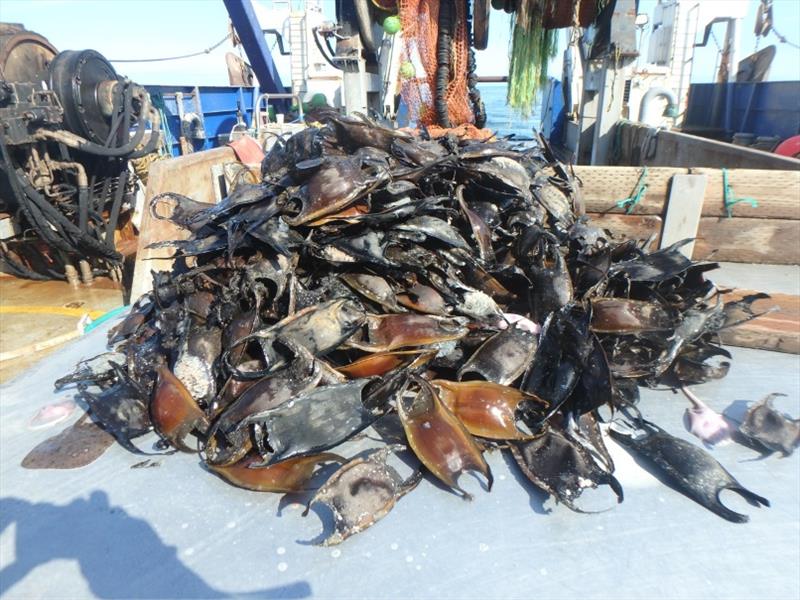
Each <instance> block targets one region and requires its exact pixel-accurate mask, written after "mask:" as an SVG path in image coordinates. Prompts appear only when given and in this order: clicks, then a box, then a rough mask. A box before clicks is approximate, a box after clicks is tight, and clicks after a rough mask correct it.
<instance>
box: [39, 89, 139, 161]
mask: <svg viewBox="0 0 800 600" xmlns="http://www.w3.org/2000/svg"><path fill="white" fill-rule="evenodd" d="M146 114H151V107H150V101H149V100H148V99H147V95H146V94H145V95H144V97H143V102H142V109H141V110H140V111H139V117H138V118H137V120H136V133H135V134H133V137H132V138H131V139H130V140H129V141H128V142H127V143H126V144H123V145H122V146H119V147H117V148H106V147H105V146H102V145H100V144H95V143H94V142H90V141H89V140H87V139H86V138H83V137H81V136H79V135H75V134H74V133H69V132H67V131H48V130H46V129H43V130H41V131H39V132H37V133H36V135H35V136H34V138H36V139H46V138H49V139H52V140H55V141H57V142H61V143H62V144H64V145H65V146H69V147H70V148H75V149H76V150H80V151H81V152H87V153H89V154H96V155H98V156H105V157H108V158H117V157H122V156H126V155H128V154H130V153H131V152H133V151H134V150H135V149H136V147H137V146H138V145H139V144H140V143H141V141H142V138H143V137H144V133H145V126H144V122H145V115H146Z"/></svg>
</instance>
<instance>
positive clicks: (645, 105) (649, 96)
mask: <svg viewBox="0 0 800 600" xmlns="http://www.w3.org/2000/svg"><path fill="white" fill-rule="evenodd" d="M656 98H664V99H665V100H666V101H667V109H666V110H665V111H664V115H665V116H670V117H671V116H674V115H675V114H676V113H677V111H678V98H677V96H675V92H673V91H672V90H671V89H669V88H665V87H660V86H659V87H651V88H650V89H649V90H647V92H645V94H644V96H643V97H642V103H641V104H640V105H639V122H640V123H647V119H648V117H649V116H650V105H651V104H652V102H653V100H655V99H656Z"/></svg>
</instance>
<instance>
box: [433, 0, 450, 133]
mask: <svg viewBox="0 0 800 600" xmlns="http://www.w3.org/2000/svg"><path fill="white" fill-rule="evenodd" d="M452 46H453V0H443V1H442V2H441V4H440V5H439V36H438V39H437V40H436V86H435V90H434V99H433V105H434V108H435V110H436V119H437V120H438V121H439V124H440V125H441V126H442V127H452V126H453V125H452V123H451V122H450V114H449V113H448V110H447V98H446V93H447V85H448V83H450V51H451V49H452Z"/></svg>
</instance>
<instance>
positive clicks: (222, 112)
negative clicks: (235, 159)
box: [145, 85, 258, 156]
mask: <svg viewBox="0 0 800 600" xmlns="http://www.w3.org/2000/svg"><path fill="white" fill-rule="evenodd" d="M145 87H146V88H147V91H148V92H149V93H150V98H151V100H152V102H153V104H154V106H156V107H157V108H158V109H159V110H161V119H162V129H163V130H166V133H167V135H166V137H167V139H166V142H167V144H168V146H169V148H170V152H171V154H172V155H173V156H179V155H180V145H179V142H178V138H179V137H180V135H181V123H180V117H179V112H180V111H179V110H178V102H177V96H176V92H180V93H182V94H183V112H184V114H188V113H196V114H199V115H200V116H201V117H202V124H203V137H202V139H194V138H191V137H189V138H188V139H189V141H190V143H191V145H192V147H193V149H194V150H195V151H200V150H208V149H210V148H216V147H218V146H221V145H224V144H225V143H226V142H227V141H228V136H229V135H230V133H231V129H233V127H234V126H235V125H236V123H237V121H238V115H241V117H242V120H243V121H244V123H245V125H246V126H247V127H248V128H249V127H250V126H251V125H252V122H253V111H254V108H255V107H254V99H255V98H257V97H258V88H252V87H229V86H199V87H193V86H172V85H148V86H145Z"/></svg>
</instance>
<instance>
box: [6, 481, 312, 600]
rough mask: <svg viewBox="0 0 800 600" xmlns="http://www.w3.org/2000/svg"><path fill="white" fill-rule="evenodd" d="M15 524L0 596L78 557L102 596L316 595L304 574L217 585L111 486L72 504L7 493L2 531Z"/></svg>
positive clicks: (92, 586) (77, 559) (93, 587)
mask: <svg viewBox="0 0 800 600" xmlns="http://www.w3.org/2000/svg"><path fill="white" fill-rule="evenodd" d="M12 523H16V540H15V560H14V562H12V563H11V564H9V565H6V566H5V567H4V568H3V569H2V570H0V596H3V595H4V594H5V593H6V592H8V591H9V590H10V589H11V588H12V587H13V586H14V585H16V584H17V583H18V582H20V581H21V580H22V579H23V578H24V577H25V576H26V575H27V574H28V573H30V572H31V571H32V570H33V569H35V568H36V567H37V566H39V565H42V564H45V563H47V562H49V561H51V560H57V559H74V560H76V561H78V564H79V566H80V569H81V573H82V574H83V576H84V577H85V579H86V581H87V583H88V584H89V587H90V589H91V591H92V593H93V594H94V595H95V596H97V597H100V598H165V597H170V598H225V597H230V596H236V597H248V596H252V597H258V598H306V597H308V596H310V595H311V587H310V586H309V584H308V583H307V582H305V581H298V582H294V583H290V584H287V585H285V586H283V587H275V588H269V589H265V590H259V591H255V592H252V593H244V594H241V593H233V594H229V593H227V592H223V591H221V590H218V589H216V588H214V587H212V586H210V585H209V584H207V583H206V582H205V581H203V579H201V578H200V577H199V576H198V575H197V574H196V573H195V572H193V571H192V570H191V569H189V568H188V567H187V566H186V565H184V564H183V563H182V562H181V561H180V560H179V559H178V555H177V551H176V549H175V547H174V546H167V545H165V544H164V542H162V541H161V538H159V536H158V534H157V533H156V532H155V530H154V529H153V528H152V527H151V526H150V525H149V524H148V523H147V522H146V521H144V520H142V519H137V518H135V517H131V516H130V515H129V514H127V513H126V512H125V511H124V510H122V509H121V508H119V507H116V506H112V505H110V504H109V501H108V495H107V494H106V493H105V492H100V491H95V492H92V494H91V495H90V496H89V498H88V500H87V499H83V498H80V499H77V500H74V501H72V502H71V503H70V504H67V505H66V506H56V505H54V504H49V503H47V502H40V503H31V502H28V501H27V500H22V499H19V498H11V497H8V498H0V534H2V533H3V532H4V531H5V530H6V528H8V527H9V526H10V525H11V524H12ZM219 558H222V559H223V560H224V559H225V558H224V557H223V556H220V557H219ZM228 558H231V557H228Z"/></svg>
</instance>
